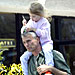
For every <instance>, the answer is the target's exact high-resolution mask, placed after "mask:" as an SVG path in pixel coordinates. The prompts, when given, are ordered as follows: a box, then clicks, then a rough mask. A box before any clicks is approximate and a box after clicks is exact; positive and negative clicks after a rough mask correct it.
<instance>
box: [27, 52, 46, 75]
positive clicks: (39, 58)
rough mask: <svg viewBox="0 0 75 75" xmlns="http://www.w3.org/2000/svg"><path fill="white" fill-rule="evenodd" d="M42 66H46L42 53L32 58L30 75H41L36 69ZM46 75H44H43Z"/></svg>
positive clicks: (29, 67)
mask: <svg viewBox="0 0 75 75" xmlns="http://www.w3.org/2000/svg"><path fill="white" fill-rule="evenodd" d="M41 64H45V58H44V54H43V52H42V51H41V52H40V53H39V55H38V56H36V57H35V56H33V55H32V56H31V57H30V60H29V62H28V75H39V74H38V72H37V70H36V67H38V66H40V65H41ZM42 75H44V74H42Z"/></svg>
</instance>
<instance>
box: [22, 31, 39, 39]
mask: <svg viewBox="0 0 75 75" xmlns="http://www.w3.org/2000/svg"><path fill="white" fill-rule="evenodd" d="M27 35H32V37H34V38H36V37H38V35H37V34H36V32H34V31H28V32H23V34H21V37H26V36H27Z"/></svg>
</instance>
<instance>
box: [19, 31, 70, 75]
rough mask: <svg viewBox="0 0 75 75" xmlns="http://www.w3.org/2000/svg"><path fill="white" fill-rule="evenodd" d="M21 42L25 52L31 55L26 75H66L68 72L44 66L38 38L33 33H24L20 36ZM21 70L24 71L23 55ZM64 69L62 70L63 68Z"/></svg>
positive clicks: (22, 57)
mask: <svg viewBox="0 0 75 75" xmlns="http://www.w3.org/2000/svg"><path fill="white" fill-rule="evenodd" d="M21 37H22V41H23V44H24V46H25V47H26V49H27V51H29V52H32V55H31V57H30V59H29V62H28V74H29V75H44V73H45V72H47V71H50V72H52V73H53V74H54V75H68V74H69V72H68V71H63V70H59V69H57V68H55V67H52V66H48V65H45V58H44V53H43V51H42V47H41V44H40V40H39V37H38V36H37V35H36V33H35V32H32V31H30V32H24V33H23V34H22V35H21ZM20 60H21V64H22V69H23V71H24V67H26V66H25V65H24V54H23V55H22V56H21V58H20ZM60 67H61V66H60ZM63 69H64V68H63Z"/></svg>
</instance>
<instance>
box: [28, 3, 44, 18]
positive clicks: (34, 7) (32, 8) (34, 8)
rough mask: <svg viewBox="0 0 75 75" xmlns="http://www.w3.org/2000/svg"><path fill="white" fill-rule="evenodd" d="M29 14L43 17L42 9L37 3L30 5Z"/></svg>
mask: <svg viewBox="0 0 75 75" xmlns="http://www.w3.org/2000/svg"><path fill="white" fill-rule="evenodd" d="M29 12H30V13H31V14H36V15H39V16H42V17H44V7H43V6H42V4H40V3H39V2H33V3H31V5H30V8H29Z"/></svg>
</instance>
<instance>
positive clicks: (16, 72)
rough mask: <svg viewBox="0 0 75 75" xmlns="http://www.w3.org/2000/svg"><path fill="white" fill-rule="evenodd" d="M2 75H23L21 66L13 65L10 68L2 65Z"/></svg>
mask: <svg viewBox="0 0 75 75" xmlns="http://www.w3.org/2000/svg"><path fill="white" fill-rule="evenodd" d="M0 75H23V72H22V67H21V64H15V63H13V64H12V65H10V67H7V66H5V65H3V64H1V65H0Z"/></svg>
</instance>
